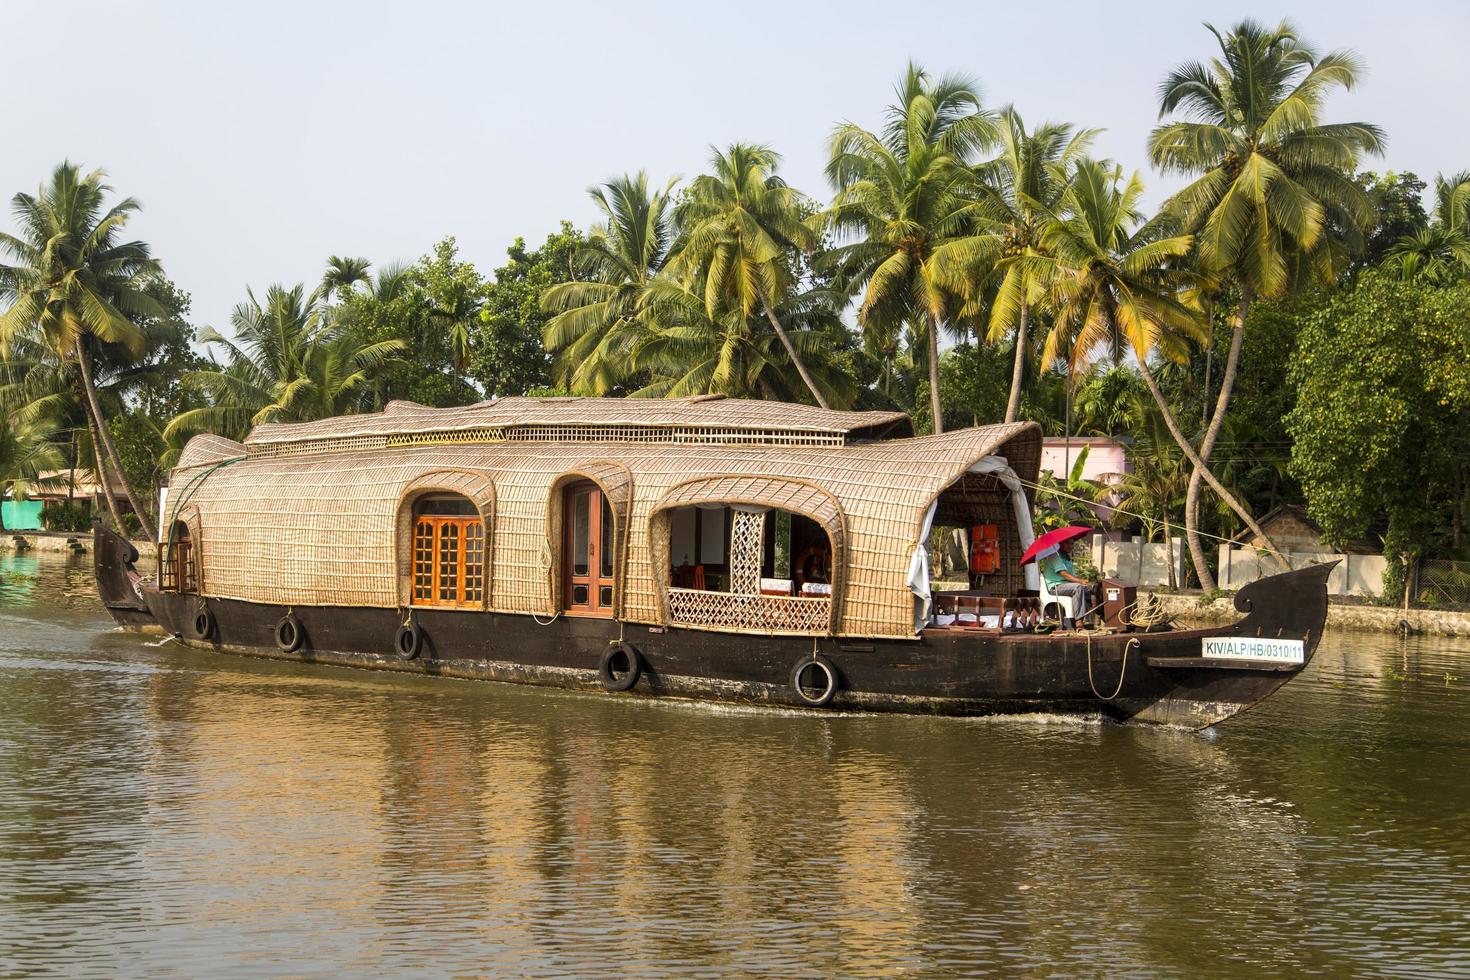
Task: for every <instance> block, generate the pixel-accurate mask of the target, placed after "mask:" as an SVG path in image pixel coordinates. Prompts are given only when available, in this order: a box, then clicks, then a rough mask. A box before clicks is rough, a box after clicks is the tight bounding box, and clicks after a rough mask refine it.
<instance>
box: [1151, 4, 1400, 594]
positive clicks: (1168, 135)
mask: <svg viewBox="0 0 1470 980" xmlns="http://www.w3.org/2000/svg"><path fill="white" fill-rule="evenodd" d="M1205 26H1206V27H1207V28H1209V30H1210V33H1212V34H1213V35H1214V36H1215V40H1216V41H1217V42H1218V43H1219V46H1220V55H1219V57H1217V58H1214V59H1212V60H1211V61H1210V62H1209V63H1208V64H1204V63H1200V62H1187V63H1185V64H1181V65H1179V66H1178V67H1176V68H1175V69H1174V70H1173V71H1171V72H1170V73H1169V75H1168V76H1167V77H1166V78H1165V79H1164V81H1163V84H1162V85H1161V86H1160V87H1159V93H1160V99H1159V116H1160V118H1161V119H1162V118H1163V117H1165V116H1168V115H1170V114H1171V113H1173V114H1179V115H1183V116H1187V117H1189V118H1187V119H1182V120H1178V121H1174V122H1169V123H1164V124H1162V125H1160V126H1158V127H1157V128H1156V129H1155V130H1154V131H1153V133H1152V134H1151V136H1150V137H1149V153H1150V156H1151V157H1152V160H1153V163H1154V165H1155V166H1156V167H1158V168H1159V169H1160V170H1162V171H1164V172H1165V173H1176V174H1184V175H1187V176H1191V177H1194V178H1195V179H1194V181H1193V182H1192V183H1190V184H1189V185H1188V186H1186V187H1185V188H1184V189H1183V190H1181V191H1179V192H1178V193H1177V194H1175V195H1174V196H1173V197H1172V198H1170V200H1169V202H1168V203H1167V204H1166V206H1165V207H1166V209H1167V210H1168V211H1170V212H1171V213H1172V214H1174V215H1177V216H1178V218H1179V219H1180V220H1181V222H1182V224H1183V227H1184V228H1185V230H1187V231H1191V232H1194V233H1195V234H1196V244H1197V248H1198V260H1199V263H1200V265H1201V266H1202V267H1203V269H1204V270H1205V271H1206V272H1208V273H1210V274H1213V275H1218V276H1221V277H1222V278H1223V279H1225V280H1226V281H1227V282H1228V283H1230V284H1232V285H1233V287H1234V289H1235V290H1237V291H1238V297H1239V299H1238V308H1237V312H1236V318H1235V324H1234V331H1233V334H1232V337H1231V341H1230V353H1229V354H1228V355H1227V357H1226V361H1225V371H1224V375H1223V377H1222V378H1221V385H1220V393H1219V396H1218V398H1217V400H1216V403H1215V412H1214V415H1213V416H1212V418H1211V419H1210V424H1209V427H1208V428H1207V429H1206V430H1205V437H1204V441H1203V443H1202V444H1201V446H1200V453H1199V457H1200V459H1201V460H1202V461H1203V463H1208V462H1209V458H1210V453H1211V451H1212V450H1213V449H1214V445H1215V440H1216V438H1217V437H1218V436H1219V434H1220V427H1221V426H1222V425H1223V424H1224V419H1225V412H1226V409H1227V408H1228V407H1229V404H1230V394H1231V391H1232V390H1233V389H1234V385H1235V373H1236V370H1237V368H1238V367H1239V364H1240V350H1241V346H1242V344H1243V342H1244V339H1245V323H1246V317H1247V314H1248V313H1249V312H1250V305H1251V302H1252V301H1253V300H1254V299H1255V298H1257V297H1262V298H1271V297H1276V296H1280V295H1282V294H1283V293H1285V292H1287V291H1288V290H1289V289H1291V288H1292V287H1293V286H1295V285H1297V284H1300V283H1302V282H1304V281H1306V280H1307V279H1308V278H1310V277H1313V276H1319V277H1320V276H1324V275H1326V274H1328V273H1330V272H1331V271H1332V268H1333V266H1334V265H1335V264H1337V263H1338V261H1339V260H1340V258H1341V253H1342V249H1341V247H1340V245H1339V244H1338V243H1336V242H1333V241H1332V240H1331V237H1330V235H1329V234H1328V230H1329V229H1331V228H1337V229H1343V230H1345V231H1346V232H1347V233H1348V234H1350V235H1351V234H1354V230H1355V229H1360V228H1363V227H1365V226H1366V225H1367V224H1368V222H1369V220H1370V217H1371V214H1370V208H1369V204H1368V200H1367V196H1366V195H1365V194H1364V192H1363V190H1362V189H1361V188H1360V187H1358V186H1357V185H1356V184H1355V183H1354V182H1353V181H1352V179H1351V178H1350V176H1349V175H1350V174H1352V173H1353V171H1354V170H1355V169H1356V167H1357V165H1358V161H1359V159H1360V158H1361V156H1362V155H1363V154H1365V153H1378V152H1380V151H1381V149H1382V147H1383V133H1382V131H1380V130H1379V129H1378V127H1376V126H1373V125H1370V124H1368V123H1363V122H1352V123H1324V122H1323V121H1322V109H1323V106H1324V103H1325V101H1326V99H1327V96H1328V95H1329V94H1330V93H1331V92H1332V90H1334V89H1337V88H1343V89H1351V88H1352V87H1353V86H1354V85H1356V84H1357V81H1358V77H1359V75H1360V74H1361V73H1362V68H1361V66H1360V64H1359V61H1358V58H1357V56H1356V55H1354V54H1352V53H1351V52H1348V51H1334V52H1331V53H1328V54H1325V55H1321V56H1318V55H1317V54H1316V53H1315V52H1314V51H1313V50H1312V49H1311V48H1310V47H1309V46H1308V45H1307V44H1306V43H1305V42H1304V41H1303V40H1302V39H1301V38H1300V37H1299V36H1298V34H1297V32H1296V29H1295V28H1293V27H1292V26H1291V25H1290V24H1289V23H1287V22H1285V21H1283V22H1282V23H1281V24H1279V25H1278V26H1276V27H1274V28H1268V27H1265V26H1263V25H1261V24H1259V23H1257V22H1255V21H1251V20H1244V21H1241V22H1240V23H1238V24H1236V25H1235V26H1234V27H1232V28H1231V29H1230V30H1229V31H1228V32H1225V33H1221V32H1220V31H1218V30H1216V29H1215V28H1214V27H1213V26H1210V25H1208V24H1207V25H1205ZM1196 469H1197V472H1196V473H1195V475H1194V477H1193V478H1192V479H1191V480H1190V487H1189V495H1188V502H1187V503H1186V506H1185V510H1184V518H1185V528H1186V533H1187V534H1188V536H1189V541H1190V551H1191V553H1192V554H1193V555H1194V556H1195V564H1196V568H1197V570H1198V571H1199V572H1200V573H1201V574H1200V582H1201V584H1202V585H1203V586H1204V587H1205V588H1206V589H1212V588H1214V584H1215V582H1214V576H1213V575H1211V574H1210V572H1209V570H1208V569H1207V568H1205V567H1203V565H1202V563H1201V561H1200V556H1201V555H1202V553H1203V547H1202V545H1201V544H1200V541H1199V533H1198V528H1197V527H1196V524H1197V514H1198V510H1199V487H1200V481H1201V480H1202V479H1206V480H1207V477H1206V474H1205V472H1204V468H1203V466H1202V465H1201V466H1197V467H1196ZM1212 486H1213V484H1212Z"/></svg>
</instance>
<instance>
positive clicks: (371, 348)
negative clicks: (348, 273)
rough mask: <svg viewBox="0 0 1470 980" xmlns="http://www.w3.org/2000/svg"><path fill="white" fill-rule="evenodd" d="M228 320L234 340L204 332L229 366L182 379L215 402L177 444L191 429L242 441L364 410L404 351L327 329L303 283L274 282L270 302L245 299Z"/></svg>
mask: <svg viewBox="0 0 1470 980" xmlns="http://www.w3.org/2000/svg"><path fill="white" fill-rule="evenodd" d="M247 295H248V297H249V298H248V299H247V300H246V302H244V303H241V304H240V305H238V306H236V307H235V311H234V313H233V314H232V315H231V317H230V321H231V325H232V326H233V328H234V339H229V338H226V337H224V336H222V335H220V334H219V333H218V332H216V331H214V330H211V329H205V330H204V331H203V332H201V334H200V336H199V339H200V341H201V342H202V343H205V344H209V345H211V346H215V347H219V348H222V349H223V350H224V352H225V354H226V358H227V360H226V363H225V364H222V365H219V366H217V367H214V368H212V369H210V370H205V371H195V372H192V373H190V374H188V375H186V376H185V377H184V381H185V382H186V383H187V384H189V385H191V386H193V387H194V388H195V389H197V390H199V391H201V392H202V393H204V394H205V395H206V396H207V397H208V398H209V401H210V404H209V405H207V406H205V407H203V408H196V409H192V410H190V411H187V412H184V413H182V414H181V415H179V416H178V417H176V418H175V419H174V420H173V421H172V422H170V423H169V424H168V427H167V428H166V429H165V430H164V433H163V434H164V438H165V439H167V440H170V441H174V442H177V441H178V440H179V439H180V438H181V437H182V436H183V435H186V434H188V433H193V432H216V433H220V434H222V435H227V436H230V437H232V438H241V437H243V436H244V435H245V434H246V433H247V432H248V431H249V430H250V428H251V426H254V425H257V424H259V423H261V422H305V421H310V420H313V419H321V418H328V417H330V416H333V415H345V414H350V413H353V412H357V411H360V410H362V409H363V408H365V407H366V403H367V401H368V398H369V396H370V392H371V389H372V384H373V382H374V380H375V379H376V376H377V374H378V372H380V371H381V370H382V369H383V368H384V367H385V366H387V365H389V364H391V363H393V360H394V355H395V354H398V353H399V352H401V351H402V350H403V349H404V346H405V345H404V343H403V342H402V341H401V340H383V341H378V342H376V343H364V342H363V341H361V340H360V339H359V338H358V337H357V336H356V335H355V334H354V333H353V332H351V331H349V330H344V329H342V328H340V327H338V326H335V325H332V324H328V323H326V322H325V321H324V318H323V316H322V306H321V302H320V299H321V294H320V291H317V292H312V293H310V294H307V293H306V288H305V287H304V286H302V285H300V284H298V285H296V286H293V287H292V288H290V289H286V288H285V287H282V286H279V285H275V286H271V287H270V288H269V289H268V290H267V291H266V296H265V302H264V303H261V302H260V301H259V300H257V299H256V298H255V294H254V293H253V292H250V293H248V294H247Z"/></svg>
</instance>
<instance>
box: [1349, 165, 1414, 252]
mask: <svg viewBox="0 0 1470 980" xmlns="http://www.w3.org/2000/svg"><path fill="white" fill-rule="evenodd" d="M1353 181H1354V183H1356V184H1357V185H1358V186H1359V187H1360V188H1362V190H1363V193H1364V195H1366V197H1367V199H1368V207H1369V209H1370V211H1371V215H1372V217H1371V218H1370V219H1369V223H1368V226H1367V227H1366V228H1365V229H1364V231H1363V251H1362V254H1361V255H1358V256H1356V257H1355V260H1354V263H1353V264H1354V266H1355V267H1356V268H1358V269H1366V268H1371V267H1373V266H1376V265H1378V264H1379V263H1381V262H1382V261H1383V259H1384V257H1385V256H1386V255H1387V254H1388V251H1389V249H1391V248H1393V246H1394V245H1395V244H1397V243H1398V242H1399V241H1400V240H1401V239H1404V238H1407V237H1410V236H1412V235H1415V234H1418V233H1419V232H1421V231H1423V230H1424V229H1425V228H1426V227H1427V226H1428V224H1429V216H1428V215H1427V214H1425V213H1424V197H1423V195H1424V187H1425V184H1424V181H1422V180H1420V179H1419V178H1418V176H1416V175H1415V174H1412V173H1395V172H1394V171H1392V170H1390V171H1388V172H1387V173H1382V174H1378V173H1371V172H1370V173H1361V174H1358V175H1357V176H1356V177H1355V178H1354V179H1353Z"/></svg>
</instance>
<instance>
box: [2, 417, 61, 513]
mask: <svg viewBox="0 0 1470 980" xmlns="http://www.w3.org/2000/svg"><path fill="white" fill-rule="evenodd" d="M59 431H60V430H59V429H58V428H57V426H56V424H55V423H53V422H49V421H45V420H42V419H30V420H26V419H20V418H8V417H7V418H0V497H3V496H4V492H3V491H6V490H8V491H9V492H10V494H11V495H12V496H13V497H14V498H15V499H16V500H24V499H25V498H26V495H27V494H30V493H33V492H35V491H36V490H37V489H46V488H47V487H48V485H49V483H50V481H49V480H46V479H43V478H42V474H43V473H46V472H47V471H51V470H59V469H61V468H62V467H64V466H65V465H66V460H65V457H64V456H63V455H62V452H61V447H60V446H59V445H57V444H56V441H55V439H56V436H57V433H58V432H59Z"/></svg>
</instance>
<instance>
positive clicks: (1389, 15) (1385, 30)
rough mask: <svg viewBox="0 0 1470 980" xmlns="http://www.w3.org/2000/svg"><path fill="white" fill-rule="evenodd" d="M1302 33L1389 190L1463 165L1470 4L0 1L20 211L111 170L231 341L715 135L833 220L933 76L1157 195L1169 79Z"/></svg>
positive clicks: (675, 167) (668, 159)
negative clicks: (309, 302)
mask: <svg viewBox="0 0 1470 980" xmlns="http://www.w3.org/2000/svg"><path fill="white" fill-rule="evenodd" d="M1283 14H1284V15H1287V16H1289V17H1291V19H1293V20H1294V21H1295V22H1296V24H1297V25H1298V27H1299V28H1300V29H1301V30H1302V32H1303V33H1304V34H1305V36H1306V37H1307V38H1308V39H1310V40H1311V41H1312V42H1313V43H1314V44H1315V45H1316V46H1317V47H1318V48H1319V49H1321V50H1327V49H1330V48H1336V47H1351V48H1354V49H1355V50H1356V51H1357V52H1358V53H1359V54H1360V55H1362V56H1363V58H1364V59H1365V60H1366V61H1367V64H1368V75H1367V78H1366V81H1365V83H1364V84H1363V85H1362V86H1360V87H1359V89H1358V90H1356V91H1355V92H1353V93H1350V94H1348V95H1346V96H1341V97H1338V98H1337V99H1336V100H1335V102H1334V103H1333V105H1332V106H1331V110H1330V112H1329V116H1330V117H1331V118H1332V119H1335V120H1342V121H1346V120H1367V121H1370V122H1375V123H1378V124H1379V125H1381V126H1383V127H1384V128H1385V129H1386V130H1387V132H1388V137H1389V146H1388V153H1387V155H1386V157H1385V158H1384V159H1383V160H1382V161H1381V162H1379V163H1376V164H1373V166H1374V167H1375V169H1395V170H1412V171H1414V172H1416V173H1418V174H1419V175H1420V176H1421V177H1423V178H1425V179H1426V180H1428V179H1430V178H1432V177H1433V175H1434V174H1435V172H1436V171H1446V172H1452V171H1457V170H1461V169H1467V168H1470V125H1467V122H1470V59H1467V58H1466V57H1465V40H1466V38H1467V37H1470V4H1465V3H1463V2H1425V3H1418V4H1408V5H1404V6H1402V7H1400V6H1397V5H1390V4H1384V3H1383V2H1382V0H1374V2H1372V3H1366V2H1364V3H1348V2H1325V0H1297V2H1294V3H1290V4H1281V5H1274V6H1273V5H1268V4H1262V3H1248V4H1242V3H1238V2H1229V0H1219V2H1215V3H1211V4H1208V5H1196V4H1189V3H1181V2H1177V0H1176V2H1172V3H1152V2H1151V3H1135V4H1127V3H1110V4H1104V3H1101V2H1097V0H1094V2H1091V3H1070V2H1047V3H1015V2H1006V3H984V2H976V0H971V2H956V3H930V4H921V3H915V2H908V3H899V2H889V3H884V4H878V3H864V2H858V0H850V2H846V3H842V4H832V5H830V6H828V5H819V4H802V3H798V2H792V0H787V2H784V3H766V2H758V0H748V2H746V3H743V4H738V5H714V4H703V3H697V2H684V3H639V2H633V0H629V2H624V3H606V2H604V3H580V2H579V3H555V2H551V3H534V2H533V3H527V2H524V0H523V2H517V3H513V4H507V5H505V6H504V7H503V8H502V7H500V6H498V5H492V4H489V3H480V4H473V3H437V2H427V0H419V2H414V3H397V4H392V5H388V4H383V3H378V2H360V3H331V4H328V3H317V4H311V3H275V2H250V3H234V4H224V3H218V2H172V3H147V2H92V0H75V2H73V0H69V2H66V3H61V2H59V0H47V2H35V0H3V2H0V24H3V29H4V33H5V36H6V42H7V43H6V44H5V56H4V64H5V70H6V71H5V73H6V77H7V80H8V83H7V85H6V86H5V92H4V94H3V96H0V100H3V109H4V112H3V117H0V118H3V127H4V128H3V133H4V136H3V143H0V146H3V149H0V193H3V195H4V197H5V198H6V200H7V201H8V199H9V197H10V196H11V195H12V194H14V193H15V192H16V191H20V190H26V191H34V190H35V188H36V187H37V185H38V184H39V183H40V182H41V181H42V180H43V179H44V178H45V177H46V175H47V174H48V173H49V172H50V170H51V168H52V167H53V166H54V165H55V164H56V163H58V162H59V161H60V160H62V159H63V158H70V159H72V160H75V161H79V162H81V163H83V164H85V165H86V166H87V167H88V168H91V167H99V166H100V167H102V168H104V169H105V170H106V171H107V172H108V174H109V175H110V180H111V183H112V184H113V186H115V187H116V188H117V189H118V191H120V192H121V193H124V194H131V195H133V196H135V197H137V198H139V199H140V200H141V201H142V202H143V205H144V209H145V210H144V212H143V214H142V215H140V216H139V217H138V218H137V219H136V220H135V222H134V224H133V225H132V226H131V228H132V232H133V234H134V235H136V237H139V238H142V239H144V240H145V241H147V242H149V243H150V244H151V245H152V246H153V249H154V253H155V254H156V255H157V256H158V258H160V259H161V260H162V261H163V263H164V266H165V268H166V270H167V272H168V273H169V275H170V276H171V277H172V278H173V279H174V281H175V282H177V283H178V285H179V286H180V287H181V288H183V289H185V290H187V291H189V292H190V293H192V294H193V296H194V320H195V322H196V323H198V324H200V325H203V324H210V325H214V326H217V327H220V328H224V329H227V318H228V315H229V312H230V310H231V308H232V307H233V306H234V304H235V303H236V302H238V301H240V300H241V299H243V298H244V295H245V287H246V285H247V284H248V285H250V286H253V287H255V288H256V289H257V291H260V290H263V289H264V287H265V286H267V285H268V284H270V283H271V282H276V281H281V282H288V283H294V282H297V281H307V282H315V281H316V280H317V279H318V277H319V276H320V274H321V270H322V267H323V265H324V263H325V260H326V257H327V256H328V255H330V254H333V253H336V254H347V255H363V256H366V257H368V258H369V259H371V260H372V261H373V262H375V263H382V262H384V261H391V260H394V259H401V260H410V261H411V260H412V259H414V258H416V257H417V256H419V255H420V254H423V253H424V252H427V251H428V250H429V248H430V246H431V245H432V243H433V242H434V241H436V240H438V239H439V238H441V237H443V236H445V235H455V236H456V237H457V238H458V239H459V243H460V247H461V254H462V256H463V257H465V258H467V259H469V260H471V261H473V262H474V263H475V264H476V265H477V266H479V267H480V269H481V271H482V272H484V273H488V272H489V271H490V270H491V269H493V268H494V267H495V266H497V265H500V264H502V262H503V258H504V254H505V248H506V246H507V245H509V244H510V243H511V241H512V240H513V239H514V238H515V237H516V236H517V235H522V236H524V237H525V238H526V239H527V241H528V242H530V243H532V244H538V243H539V242H540V241H541V240H542V239H543V238H544V237H545V235H546V233H547V232H549V231H551V230H552V229H554V228H555V227H556V226H557V222H558V221H559V220H560V219H562V218H569V219H571V220H572V221H574V222H575V223H577V224H578V225H579V226H583V227H585V226H586V225H587V224H588V223H589V222H590V221H592V220H593V219H594V216H595V212H594V209H593V207H592V205H591V203H590V202H589V201H588V199H587V196H586V193H585V189H586V188H587V187H588V186H590V185H592V184H595V183H597V182H600V181H602V180H605V179H607V178H609V177H611V176H614V175H616V174H619V173H622V172H625V171H636V170H638V169H640V168H642V169H646V170H648V171H649V173H650V174H651V175H652V176H653V177H655V178H656V179H659V180H660V181H661V180H663V179H665V178H667V177H669V176H672V175H675V174H681V175H686V176H687V175H692V174H695V173H698V172H699V170H700V168H701V167H702V166H703V164H704V161H705V159H706V158H707V157H708V154H709V149H708V148H709V146H710V144H721V145H723V144H726V143H730V142H733V141H736V140H741V141H748V142H760V143H768V144H770V145H772V146H774V147H775V148H776V149H777V150H778V151H779V152H780V153H782V154H783V155H784V157H785V166H784V168H783V173H784V174H785V176H786V177H787V179H788V180H790V181H791V182H792V183H793V184H795V185H796V186H797V187H799V188H801V189H802V190H805V191H807V192H808V193H810V194H813V195H815V196H818V197H821V198H824V199H825V198H826V197H827V196H828V194H829V189H828V188H827V186H826V184H825V181H824V179H823V177H822V170H821V168H822V163H823V159H824V145H825V141H826V137H827V135H828V133H829V132H830V130H831V129H832V126H833V125H834V123H836V122H837V121H839V120H846V119H850V120H853V121H856V122H859V123H861V124H863V125H867V126H869V127H874V126H877V125H878V124H879V122H880V114H881V111H882V108H883V106H885V105H886V104H887V103H888V102H889V100H890V95H891V92H892V88H893V84H894V81H895V80H896V79H897V77H898V75H899V73H900V72H901V71H902V69H903V67H904V64H905V62H906V61H907V60H908V59H909V58H915V59H917V60H918V61H919V62H920V63H921V64H923V65H924V66H925V67H927V68H928V69H930V70H931V71H932V72H934V73H936V74H940V73H944V72H962V73H965V74H969V75H971V76H973V77H974V78H975V79H977V80H978V81H979V83H980V88H981V92H982V96H983V98H984V100H985V102H986V104H987V105H990V106H999V105H1003V104H1005V103H1008V102H1014V103H1016V105H1017V106H1018V107H1019V108H1020V110H1021V112H1022V113H1023V115H1024V116H1025V118H1026V119H1027V120H1028V122H1039V121H1041V120H1043V119H1053V120H1063V121H1068V122H1073V123H1077V124H1079V125H1084V126H1095V127H1104V128H1106V130H1107V131H1106V132H1105V133H1104V134H1103V135H1102V137H1101V138H1100V139H1099V141H1098V143H1097V152H1098V153H1099V155H1105V156H1110V157H1113V158H1115V159H1117V160H1119V161H1120V162H1121V163H1123V164H1124V166H1125V167H1127V168H1129V169H1132V168H1135V167H1136V168H1139V169H1141V170H1143V171H1144V174H1145V178H1146V180H1147V181H1148V183H1149V185H1150V187H1152V188H1153V189H1154V193H1153V194H1152V195H1151V198H1152V199H1153V200H1154V201H1157V200H1158V199H1159V197H1160V196H1161V194H1162V192H1163V191H1164V190H1166V189H1167V186H1168V185H1166V184H1164V183H1163V182H1162V181H1161V180H1160V179H1159V178H1157V177H1155V176H1153V175H1150V174H1149V173H1148V170H1147V163H1146V158H1145V153H1144V146H1145V140H1146V138H1147V134H1148V131H1149V129H1150V127H1152V126H1153V125H1154V124H1155V122H1156V117H1157V103H1156V101H1155V89H1156V86H1157V85H1158V82H1159V80H1160V78H1161V77H1162V76H1163V75H1164V73H1165V72H1166V71H1168V69H1169V68H1170V67H1171V66H1173V65H1174V64H1175V63H1177V62H1180V61H1183V60H1187V59H1192V58H1204V57H1207V56H1209V55H1210V54H1211V53H1212V51H1213V48H1212V45H1213V39H1212V38H1211V37H1210V36H1209V34H1208V33H1207V32H1206V31H1205V30H1204V29H1203V27H1201V22H1202V21H1204V20H1210V21H1212V22H1214V23H1216V24H1217V25H1226V24H1229V23H1231V22H1233V21H1235V20H1237V19H1239V18H1240V17H1242V16H1254V17H1257V18H1259V19H1263V20H1267V21H1271V22H1274V21H1275V20H1278V19H1279V18H1280V17H1281V16H1282V15H1283ZM732 16H738V19H731V18H732ZM0 227H4V228H6V229H11V228H12V227H13V225H12V223H11V220H10V217H9V210H8V208H7V209H6V213H5V214H4V215H3V216H0Z"/></svg>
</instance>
